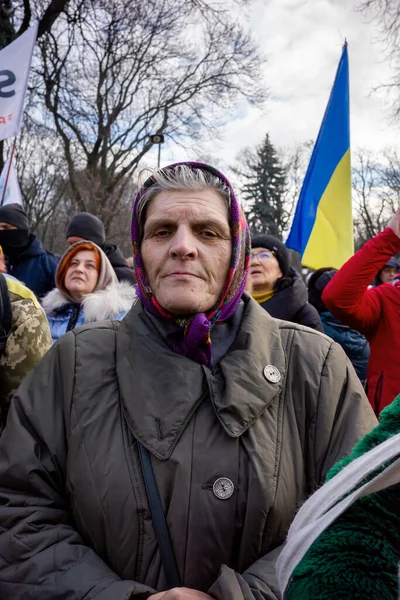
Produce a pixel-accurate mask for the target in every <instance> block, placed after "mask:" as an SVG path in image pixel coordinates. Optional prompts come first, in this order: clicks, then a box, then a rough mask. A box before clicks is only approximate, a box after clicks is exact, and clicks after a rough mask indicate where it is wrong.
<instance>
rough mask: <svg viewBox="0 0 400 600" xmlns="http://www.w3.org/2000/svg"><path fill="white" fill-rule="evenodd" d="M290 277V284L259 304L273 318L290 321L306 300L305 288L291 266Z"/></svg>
mask: <svg viewBox="0 0 400 600" xmlns="http://www.w3.org/2000/svg"><path fill="white" fill-rule="evenodd" d="M291 277H292V279H293V283H292V285H291V286H289V287H287V288H285V289H283V290H281V291H280V292H276V293H275V294H274V295H273V296H272V298H271V299H270V300H267V302H265V304H261V306H263V308H265V310H267V311H268V312H269V314H270V315H271V316H272V317H275V319H283V320H285V321H291V320H292V319H293V318H294V317H295V316H296V314H297V313H298V312H299V310H300V309H301V308H302V307H303V306H304V305H305V304H306V303H307V302H308V293H307V288H306V286H305V285H304V282H303V280H302V278H301V277H300V275H299V274H298V273H297V271H295V270H294V269H293V268H291Z"/></svg>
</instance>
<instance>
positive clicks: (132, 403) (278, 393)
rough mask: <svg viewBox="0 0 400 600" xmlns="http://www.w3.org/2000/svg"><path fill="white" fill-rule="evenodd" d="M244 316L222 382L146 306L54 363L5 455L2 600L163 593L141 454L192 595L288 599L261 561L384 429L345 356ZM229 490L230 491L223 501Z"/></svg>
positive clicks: (13, 414)
mask: <svg viewBox="0 0 400 600" xmlns="http://www.w3.org/2000/svg"><path fill="white" fill-rule="evenodd" d="M245 302H246V306H245V309H244V314H243V318H242V322H241V325H240V328H239V331H238V333H237V336H236V339H235V341H234V343H233V344H232V346H231V348H230V349H229V351H228V353H227V354H226V356H225V357H224V358H223V359H222V360H221V362H220V363H219V365H218V367H217V368H216V369H215V370H214V371H211V370H210V369H208V368H206V367H203V366H200V365H199V364H197V363H195V362H193V361H191V360H189V359H186V358H184V357H182V356H179V355H177V354H174V353H173V352H172V351H171V350H170V349H169V348H168V347H167V346H166V345H165V343H164V341H163V340H162V339H161V337H160V335H159V333H158V332H157V330H156V329H155V328H154V325H153V324H152V321H151V320H150V319H149V317H148V316H147V314H146V313H145V312H144V310H143V308H142V306H141V304H140V302H138V303H137V304H136V305H135V306H134V307H133V309H132V310H131V311H130V313H129V314H128V315H127V317H126V318H125V319H124V321H122V323H121V324H119V323H117V322H113V323H111V322H105V323H96V324H93V325H87V326H84V327H82V328H79V329H77V330H74V331H73V332H70V333H68V334H67V335H65V336H64V337H63V338H62V339H61V340H60V342H58V343H57V344H56V345H55V346H54V347H53V349H52V350H51V351H50V352H49V353H48V354H47V356H46V357H45V359H44V360H43V361H42V363H41V364H40V365H39V366H38V367H37V368H36V369H35V371H34V373H33V374H32V375H31V376H30V377H28V380H27V381H26V382H25V383H24V384H23V386H22V387H21V389H20V391H19V394H18V397H16V398H15V399H14V401H13V404H12V408H11V410H10V415H9V422H8V425H7V428H6V430H5V432H4V435H3V437H2V439H1V441H0V531H4V532H5V533H3V534H2V535H1V536H0V557H1V558H2V560H0V597H3V596H4V597H5V598H18V597H22V595H23V593H24V591H26V589H29V593H30V596H29V598H30V600H61V599H62V600H78V599H79V600H81V599H82V598H85V600H92V599H96V600H127V599H128V598H133V597H135V596H138V595H141V597H146V596H147V595H149V594H150V593H153V592H154V591H155V590H158V591H160V590H163V589H165V577H164V573H163V569H162V565H161V561H160V555H159V552H158V547H157V542H156V538H155V534H154V529H153V524H152V520H151V515H150V514H149V508H148V504H147V500H146V494H145V489H144V484H143V479H142V474H141V469H140V463H139V459H138V454H137V448H136V441H135V438H136V439H140V440H141V441H142V443H143V444H144V445H145V446H147V448H148V449H149V450H150V452H151V454H152V462H153V467H154V471H155V476H156V479H157V482H158V486H159V491H160V496H161V499H162V503H163V506H164V510H165V513H166V516H167V522H168V527H169V530H170V534H171V538H172V544H173V547H174V551H175V554H176V559H177V564H178V568H179V571H180V575H181V578H182V581H183V585H185V586H187V587H192V588H196V589H199V590H203V591H207V590H210V592H211V593H212V594H213V595H214V596H215V597H217V598H221V599H222V598H223V599H226V600H227V599H228V598H229V599H238V600H241V599H243V598H246V599H247V598H249V599H251V598H253V599H254V598H257V599H258V598H264V599H266V598H268V599H274V598H276V597H277V596H276V595H275V591H276V581H275V575H274V572H273V566H272V565H271V563H270V561H269V560H268V558H267V559H263V557H264V556H265V555H266V554H267V553H268V552H270V551H271V550H273V549H274V548H276V547H277V546H279V545H280V544H281V543H282V542H283V540H284V538H285V535H286V533H287V530H288V527H289V525H290V523H291V521H292V519H293V517H294V514H295V512H296V509H297V508H298V506H299V504H300V503H301V502H303V501H304V499H305V498H306V497H307V496H308V494H310V493H311V492H312V490H314V489H315V487H316V486H318V485H320V484H321V483H322V482H323V480H324V477H325V475H326V473H327V471H328V469H329V468H330V467H331V466H332V465H333V464H334V463H335V461H337V460H338V459H339V458H341V457H343V456H344V455H346V454H347V453H349V452H350V450H351V449H352V447H353V445H354V444H355V442H356V441H357V440H358V439H359V438H360V437H361V436H363V435H364V434H365V433H367V432H368V431H370V430H371V429H372V428H373V427H374V426H375V424H376V419H375V417H374V415H373V413H372V410H371V407H370V405H369V403H368V401H367V400H366V397H365V395H364V392H363V390H362V388H361V386H360V383H359V380H358V378H357V376H356V375H355V373H354V371H353V368H352V367H351V366H350V364H349V362H348V361H347V359H346V357H345V354H344V352H343V350H342V349H341V348H340V346H338V345H337V344H336V343H334V342H333V341H332V340H331V339H329V338H328V337H326V336H324V335H322V334H319V333H317V332H316V331H313V330H311V329H307V328H304V327H301V326H299V325H295V324H293V323H287V322H283V321H276V320H274V319H272V318H271V317H270V316H269V315H268V314H267V313H266V312H265V311H264V310H263V309H262V308H261V307H260V306H258V305H257V304H256V302H255V301H254V300H252V299H249V297H248V296H246V297H245ZM267 365H272V366H273V367H275V370H273V369H272V370H271V369H269V370H267V372H266V375H265V374H264V371H265V367H266V366H267ZM274 374H275V375H278V374H279V375H280V380H279V381H277V379H278V378H279V377H278V376H277V377H273V376H272V375H274ZM220 477H227V478H229V479H230V480H231V481H232V482H233V485H234V492H233V495H232V496H231V497H230V498H228V499H226V500H222V499H220V498H219V497H217V496H216V495H215V493H214V491H213V484H214V482H215V481H216V480H217V479H218V478H220Z"/></svg>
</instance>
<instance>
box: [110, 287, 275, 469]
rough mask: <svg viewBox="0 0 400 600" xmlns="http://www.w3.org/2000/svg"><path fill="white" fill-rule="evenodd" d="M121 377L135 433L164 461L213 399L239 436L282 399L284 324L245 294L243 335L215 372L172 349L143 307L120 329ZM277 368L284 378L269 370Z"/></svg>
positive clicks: (138, 306)
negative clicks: (205, 402) (273, 377)
mask: <svg viewBox="0 0 400 600" xmlns="http://www.w3.org/2000/svg"><path fill="white" fill-rule="evenodd" d="M116 358H117V360H116V363H117V377H118V385H119V388H120V394H121V399H122V404H123V409H124V411H125V414H126V417H127V419H128V421H129V424H130V427H131V429H132V432H133V433H134V435H135V437H136V438H137V439H139V440H140V441H141V442H142V443H143V444H144V446H146V447H147V448H148V449H149V450H150V451H152V452H153V453H154V454H155V455H156V456H157V457H158V458H160V459H161V460H166V459H167V458H168V457H169V456H170V455H171V453H172V451H173V449H174V447H175V445H176V443H177V442H178V440H179V438H180V436H181V434H182V432H183V431H184V429H185V426H186V424H187V422H188V421H189V419H190V418H191V417H192V415H193V413H194V412H195V410H196V409H197V407H198V406H199V404H200V403H201V402H202V401H203V399H205V398H206V397H211V402H212V404H213V406H214V410H215V414H216V416H217V418H218V419H219V421H220V422H221V424H222V426H223V427H224V429H225V431H226V432H227V433H228V434H229V435H230V436H233V437H237V436H240V435H241V434H242V433H243V432H244V431H245V430H246V429H247V428H248V427H250V426H251V424H252V423H253V422H254V421H255V420H256V419H258V418H259V417H260V415H261V414H262V413H263V412H264V410H265V409H266V408H267V407H268V406H269V404H271V402H273V401H274V399H275V398H277V397H278V396H279V393H280V391H281V389H282V386H283V383H284V375H285V355H284V351H283V348H282V344H281V339H280V334H279V327H278V324H277V323H276V322H275V320H274V319H272V318H271V317H270V316H269V315H268V314H267V313H266V312H265V311H264V310H263V309H262V308H261V307H260V306H258V305H257V303H256V302H255V301H253V300H250V299H249V298H248V297H246V306H245V309H244V314H243V319H242V323H241V325H240V326H239V331H238V334H237V336H236V340H235V341H234V343H233V344H232V346H231V348H230V349H229V351H228V354H227V355H226V356H225V357H224V358H223V359H222V360H221V362H220V363H219V365H218V368H217V369H216V370H215V371H213V372H212V371H210V369H208V368H206V367H203V366H201V365H199V364H197V363H196V362H194V361H192V360H189V359H187V358H185V357H183V356H180V355H178V354H176V353H174V352H172V350H170V349H169V348H168V346H167V345H166V343H165V342H164V340H163V339H161V337H160V335H159V333H158V332H157V331H156V329H155V327H154V325H153V324H152V322H151V320H150V319H149V318H148V317H147V316H146V313H145V312H144V310H143V307H142V304H141V303H140V302H137V304H136V305H135V306H134V307H133V308H132V310H131V311H130V312H129V313H128V315H127V316H126V318H125V319H124V320H123V321H122V323H121V325H120V327H119V331H118V332H117V357H116ZM267 365H272V366H273V367H275V368H276V370H277V371H276V372H278V373H279V374H280V380H279V382H276V383H273V382H271V381H269V380H268V379H267V378H266V377H265V375H264V369H265V367H266V366H267Z"/></svg>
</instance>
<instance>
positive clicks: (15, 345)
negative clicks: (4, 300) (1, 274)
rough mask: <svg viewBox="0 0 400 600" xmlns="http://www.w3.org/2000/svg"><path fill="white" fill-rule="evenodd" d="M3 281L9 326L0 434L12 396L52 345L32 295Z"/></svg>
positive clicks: (1, 364) (0, 384) (1, 375)
mask: <svg viewBox="0 0 400 600" xmlns="http://www.w3.org/2000/svg"><path fill="white" fill-rule="evenodd" d="M5 279H6V282H7V288H8V293H9V296H10V301H11V314H12V323H11V330H10V332H9V334H8V338H7V344H6V347H5V349H4V352H3V354H2V356H1V358H0V389H1V392H0V433H1V431H2V429H3V427H4V425H5V422H6V417H7V411H8V407H9V404H10V400H11V398H12V395H13V394H14V392H15V391H16V390H17V388H18V386H19V385H20V384H21V382H22V381H23V379H24V377H26V376H27V375H28V373H29V371H30V370H31V369H33V367H34V366H35V365H36V363H38V362H39V361H40V359H41V358H43V356H44V355H45V354H46V352H47V351H48V349H49V348H51V344H52V341H51V335H50V328H49V324H48V321H47V317H46V315H45V312H44V310H43V308H42V307H41V306H40V304H39V302H38V300H37V298H36V296H35V294H34V293H33V292H32V291H31V290H30V289H29V288H27V287H26V286H25V285H24V284H23V283H21V282H20V281H18V279H15V278H14V277H10V276H9V275H6V277H5Z"/></svg>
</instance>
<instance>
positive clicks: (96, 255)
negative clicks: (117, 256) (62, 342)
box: [42, 241, 136, 342]
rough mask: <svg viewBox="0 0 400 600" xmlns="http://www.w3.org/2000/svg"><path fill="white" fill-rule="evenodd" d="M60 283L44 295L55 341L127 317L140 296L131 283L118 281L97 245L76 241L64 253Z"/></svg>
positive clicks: (57, 282) (44, 304) (43, 302)
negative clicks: (73, 331) (78, 329)
mask: <svg viewBox="0 0 400 600" xmlns="http://www.w3.org/2000/svg"><path fill="white" fill-rule="evenodd" d="M56 286H57V287H55V288H54V290H52V291H51V292H49V293H48V294H47V296H45V297H44V298H43V301H42V305H43V308H44V310H45V312H46V315H47V318H48V321H49V325H50V330H51V336H52V338H53V342H56V341H57V340H58V339H59V338H60V337H61V336H62V335H64V334H65V333H67V331H71V329H74V328H75V327H78V326H79V325H84V324H85V323H94V322H95V321H104V320H108V319H117V320H121V319H123V318H124V316H125V315H126V313H127V312H128V310H130V308H131V306H132V303H133V301H134V299H135V297H136V292H135V288H134V287H133V286H132V285H131V284H130V283H128V282H126V281H124V282H118V279H117V276H116V275H115V272H114V269H113V268H112V266H111V263H110V261H109V260H108V258H107V256H106V255H105V254H104V252H103V251H102V250H101V248H99V247H98V246H97V245H96V244H94V243H93V242H89V241H82V242H77V243H76V244H73V245H72V246H70V248H68V250H67V251H66V252H65V254H64V255H63V256H62V258H61V260H60V263H59V265H58V268H57V272H56Z"/></svg>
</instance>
